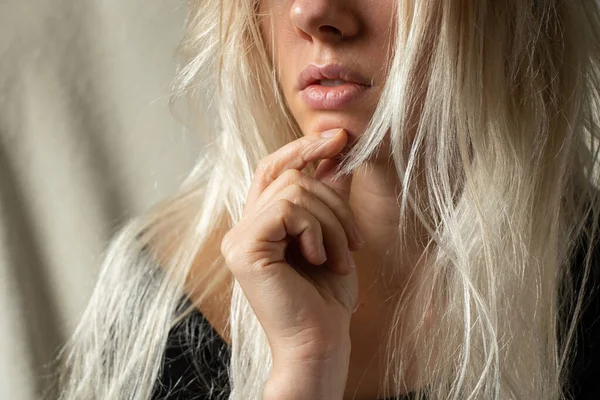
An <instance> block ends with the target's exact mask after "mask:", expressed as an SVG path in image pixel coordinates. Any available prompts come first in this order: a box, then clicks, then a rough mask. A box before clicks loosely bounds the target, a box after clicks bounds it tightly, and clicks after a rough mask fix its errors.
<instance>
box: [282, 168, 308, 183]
mask: <svg viewBox="0 0 600 400" xmlns="http://www.w3.org/2000/svg"><path fill="white" fill-rule="evenodd" d="M303 177H304V173H303V172H301V171H299V170H297V169H294V168H290V169H287V170H285V171H284V172H283V173H282V174H281V178H282V179H284V180H285V181H286V182H297V181H299V180H301V179H302V178H303Z"/></svg>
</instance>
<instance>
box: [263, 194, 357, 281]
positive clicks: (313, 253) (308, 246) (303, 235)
mask: <svg viewBox="0 0 600 400" xmlns="http://www.w3.org/2000/svg"><path fill="white" fill-rule="evenodd" d="M315 201H318V200H317V199H315ZM313 207H314V205H313ZM327 210H328V208H327V207H325V210H323V209H321V210H319V211H318V212H317V213H318V214H320V213H326V212H327ZM329 212H330V213H331V210H329ZM331 217H333V215H331V216H329V217H328V218H327V221H326V222H325V223H326V224H327V226H324V223H323V221H322V220H320V219H319V217H317V216H316V215H315V214H313V213H312V212H311V211H308V210H307V209H306V208H304V207H303V206H301V205H299V204H295V203H293V202H291V201H289V200H288V199H285V198H282V199H278V200H277V201H275V202H274V203H272V204H271V206H270V207H269V208H268V209H267V210H266V211H265V212H263V213H261V214H259V215H258V217H257V218H256V219H255V220H254V222H253V224H252V226H253V227H254V228H253V229H256V233H255V234H254V237H255V238H256V240H257V241H264V242H280V241H282V240H284V239H285V238H286V237H287V236H292V237H295V238H297V240H298V244H299V247H300V252H301V253H302V255H303V256H304V258H305V259H306V260H307V261H308V262H310V263H311V264H314V265H320V264H323V263H324V262H325V261H327V260H329V254H330V253H331V252H329V253H328V252H327V248H326V243H328V242H330V241H331V240H332V238H333V237H335V236H332V235H331V233H330V231H331V230H332V228H331V227H329V226H328V225H329V224H330V223H331V222H332V221H333V222H334V221H335V217H333V219H332V218H331ZM338 229H339V230H342V229H341V226H340V227H339V228H338ZM342 232H343V230H342ZM324 235H328V236H327V237H324ZM337 237H338V238H339V231H338V232H337ZM342 243H344V238H343V237H342ZM338 247H339V248H342V249H344V248H345V247H342V246H339V245H338ZM335 256H336V257H337V258H339V257H340V256H339V255H337V254H336V255H335ZM341 257H342V259H343V260H344V257H345V254H344V253H343V252H342V255H341ZM284 260H285V249H284V251H282V252H281V253H278V254H274V255H272V256H270V257H269V263H276V262H280V261H284ZM335 265H336V266H337V268H331V270H332V271H333V272H337V273H339V274H342V275H345V274H346V273H347V272H348V271H349V267H348V266H347V262H346V261H343V263H339V262H336V263H335Z"/></svg>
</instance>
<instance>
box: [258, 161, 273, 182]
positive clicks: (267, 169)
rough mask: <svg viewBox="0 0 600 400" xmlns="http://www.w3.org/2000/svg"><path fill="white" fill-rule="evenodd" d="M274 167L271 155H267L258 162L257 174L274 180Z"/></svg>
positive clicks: (262, 177) (260, 177)
mask: <svg viewBox="0 0 600 400" xmlns="http://www.w3.org/2000/svg"><path fill="white" fill-rule="evenodd" d="M273 170H274V167H273V162H272V160H271V159H270V157H265V158H263V159H261V160H260V161H259V162H258V165H257V166H256V175H257V176H258V178H259V179H263V180H270V181H273V178H274V172H273Z"/></svg>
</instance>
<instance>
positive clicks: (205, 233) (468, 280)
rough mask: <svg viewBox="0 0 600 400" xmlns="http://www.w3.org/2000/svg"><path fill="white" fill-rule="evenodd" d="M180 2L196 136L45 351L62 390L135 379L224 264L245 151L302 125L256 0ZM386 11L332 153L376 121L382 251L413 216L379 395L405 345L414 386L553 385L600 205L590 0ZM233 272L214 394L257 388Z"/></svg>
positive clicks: (264, 370)
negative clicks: (184, 173)
mask: <svg viewBox="0 0 600 400" xmlns="http://www.w3.org/2000/svg"><path fill="white" fill-rule="evenodd" d="M189 7H190V9H189V16H188V20H187V23H186V27H187V29H186V33H185V36H184V38H183V39H182V42H181V46H180V54H181V55H182V60H183V62H182V67H181V69H180V71H179V74H178V78H177V81H176V85H175V90H174V93H175V95H174V97H175V98H179V97H181V96H183V95H185V96H186V97H187V98H188V99H189V100H190V101H191V102H192V104H194V105H195V107H196V108H197V110H198V112H199V121H200V123H201V127H202V129H201V130H200V133H201V134H202V135H203V137H204V139H205V143H206V147H205V149H204V151H203V152H202V154H201V157H200V158H199V161H198V163H197V165H196V166H195V168H194V169H193V170H192V171H191V173H190V175H189V176H188V177H187V179H186V180H185V181H184V183H183V184H182V185H181V188H180V190H179V191H178V192H177V193H176V194H174V195H173V196H172V197H171V198H169V199H167V200H165V201H163V202H161V203H160V204H157V205H156V207H154V208H153V209H152V210H150V211H149V212H148V213H147V214H146V215H142V216H140V217H138V218H136V219H134V220H132V221H129V222H128V223H127V224H126V225H125V226H124V227H123V228H122V229H121V230H120V231H119V233H118V234H117V235H115V237H114V240H112V242H111V244H110V246H109V247H108V249H107V253H106V256H105V259H104V262H103V265H102V270H101V274H100V277H99V279H98V283H97V286H96V288H95V291H94V293H93V295H92V298H91V300H90V303H89V305H88V307H87V309H86V311H85V313H84V315H83V318H82V320H81V323H80V324H79V326H78V328H77V330H76V332H75V333H74V335H73V338H72V339H71V341H70V342H69V344H68V346H67V347H66V348H65V350H64V352H63V360H64V365H63V367H64V368H63V371H62V374H61V399H86V400H88V399H100V398H101V399H140V400H141V399H144V400H145V399H149V398H150V396H151V393H152V391H153V388H154V386H155V384H156V380H157V377H158V375H159V373H160V368H161V365H162V360H163V354H164V351H165V346H166V342H167V337H168V334H169V330H170V329H171V328H172V327H173V326H174V325H175V324H177V323H178V322H179V321H181V320H183V319H185V317H186V316H187V315H188V314H189V313H190V312H191V311H192V310H193V308H192V307H190V306H185V303H182V301H181V299H182V298H184V297H185V294H186V293H191V292H193V293H194V300H195V301H196V305H197V304H199V303H201V302H202V301H203V299H205V298H206V296H210V295H211V293H212V292H213V289H214V288H215V287H217V286H218V285H219V283H220V282H222V281H223V280H224V279H227V277H228V274H227V271H226V266H225V265H224V262H223V260H222V258H221V256H220V254H217V252H215V251H214V247H215V241H216V240H217V239H218V238H219V237H221V236H222V234H223V233H224V231H226V230H227V229H228V228H229V227H231V226H232V225H233V224H235V223H236V222H237V221H239V220H240V218H241V216H242V209H243V205H244V202H245V197H246V193H247V190H248V188H249V186H250V182H251V180H252V176H253V172H254V170H255V168H256V166H257V163H258V162H259V160H260V159H262V158H263V157H264V156H266V155H268V154H270V153H272V152H273V151H275V150H277V149H278V148H280V147H281V146H283V145H284V144H285V143H287V142H289V141H291V140H294V139H295V138H298V137H300V136H301V135H302V132H301V131H300V130H299V128H298V126H297V124H296V123H295V121H294V119H293V118H292V117H291V115H290V112H289V110H287V108H286V105H285V102H284V100H283V98H282V95H281V92H280V90H279V87H278V84H277V79H276V74H275V72H274V69H273V68H272V65H273V61H272V60H271V59H270V57H269V55H268V54H269V53H268V51H267V46H268V45H271V44H268V43H264V42H263V39H262V36H261V32H260V27H259V23H258V16H257V14H256V0H220V1H216V0H215V1H205V0H191V1H190V3H189ZM395 15H396V16H397V22H398V24H397V27H398V28H397V29H396V30H394V32H395V33H394V35H395V40H394V42H393V43H394V45H393V49H391V51H390V68H389V74H388V79H387V80H386V83H385V87H384V89H383V93H382V95H381V99H380V101H379V104H378V107H377V109H376V111H375V113H374V115H373V118H372V120H371V123H370V125H369V126H368V128H367V129H366V131H365V133H364V135H363V136H361V138H360V140H358V142H357V143H356V145H355V146H354V147H353V149H352V151H351V152H350V153H349V154H348V157H347V158H346V159H345V160H344V163H343V164H342V166H341V168H340V170H339V173H340V174H342V173H351V172H352V171H353V170H354V169H355V168H356V167H357V166H358V165H359V164H361V163H363V162H365V161H366V160H368V159H369V158H370V157H371V156H373V154H374V153H375V152H376V151H378V150H379V148H380V145H381V143H382V141H383V140H384V138H385V137H386V135H389V138H390V139H391V142H390V143H391V150H392V154H391V156H392V159H393V162H394V165H395V167H396V170H397V172H398V176H399V177H400V179H401V182H402V187H403V191H402V196H400V198H399V199H398V207H399V209H400V211H401V219H400V223H399V226H398V232H399V234H400V235H399V238H400V241H399V243H398V244H396V245H395V246H394V250H395V251H401V249H402V246H403V243H405V242H406V240H407V239H406V237H407V232H406V230H405V229H404V227H405V226H407V225H408V224H407V221H406V218H407V217H406V216H407V215H408V214H407V211H411V213H412V214H411V215H415V216H416V217H417V218H418V221H419V223H420V224H421V225H422V226H423V228H424V229H425V230H426V231H427V233H428V235H429V236H428V237H429V242H428V243H427V249H428V252H429V254H431V255H432V256H431V257H429V258H428V262H427V265H425V266H424V267H423V269H422V271H420V274H421V278H420V279H419V280H418V282H417V283H418V284H416V285H414V289H413V290H412V291H411V292H410V293H402V294H398V296H397V297H395V298H394V299H393V300H394V301H395V302H396V313H395V320H394V322H393V324H392V325H391V330H390V332H389V335H388V338H389V340H388V342H387V344H386V347H387V355H388V357H387V359H386V365H385V371H386V372H385V377H382V381H383V380H385V382H392V384H388V385H382V386H384V387H382V392H383V395H386V396H387V395H390V394H394V393H396V392H399V391H401V390H402V389H403V387H404V386H403V385H404V383H403V376H404V375H405V373H406V371H405V369H406V365H407V360H405V359H403V354H415V355H416V356H415V359H416V360H417V362H416V364H414V368H416V374H417V376H418V377H419V378H420V379H421V380H422V381H423V382H425V384H424V385H423V388H422V389H419V390H418V391H417V397H418V398H421V396H426V397H427V398H428V399H475V398H478V399H480V398H481V399H531V400H535V399H539V400H550V399H559V398H562V397H563V396H564V395H565V393H564V385H565V382H566V381H567V380H568V378H569V376H568V372H569V367H570V363H571V358H572V357H571V355H572V346H573V342H574V340H575V324H576V323H577V320H578V316H579V315H580V313H581V308H582V306H583V305H584V300H585V299H584V296H583V291H576V290H574V289H573V287H574V286H573V285H574V284H573V277H572V276H571V274H570V271H569V266H570V265H571V264H572V263H573V261H574V257H575V252H576V249H577V246H578V244H579V243H580V238H581V237H585V238H587V239H588V240H587V241H586V242H585V243H589V248H587V249H586V251H587V253H586V254H587V255H588V257H587V259H586V261H587V262H586V263H585V265H583V266H581V268H584V274H583V281H584V282H585V280H586V279H587V275H588V272H589V269H590V257H589V256H590V255H591V249H592V246H593V244H594V242H595V236H596V230H597V224H598V210H599V207H598V206H599V205H598V201H599V197H598V195H597V191H596V186H597V185H598V177H597V164H598V160H599V158H598V154H597V151H598V132H599V127H600V120H599V119H600V118H599V112H598V110H599V109H600V10H599V6H598V3H597V2H596V1H589V0H573V1H558V0H513V1H508V0H507V1H501V2H499V1H496V0H477V1H468V0H447V1H446V0H445V1H439V0H422V1H421V0H419V1H416V0H408V1H397V9H396V10H395ZM203 99H204V100H203ZM217 116H218V117H217ZM415 116H416V119H415V118H414V117H415ZM415 121H416V123H415ZM407 143H409V144H410V145H409V146H407V145H406V144H407ZM417 181H418V182H419V187H416V186H415V182H417ZM423 187H426V188H427V190H426V191H424V190H418V189H419V188H421V189H422V188H423ZM210 246H212V247H210ZM217 247H218V246H217ZM211 249H212V250H211ZM198 262H200V263H202V268H200V269H193V270H192V266H193V265H195V264H196V263H198ZM382 273H383V272H382ZM232 290H233V292H232V297H231V306H230V307H231V308H230V315H229V329H230V333H231V340H232V346H231V360H230V367H229V368H230V370H229V374H230V376H229V377H230V384H231V394H230V397H229V398H230V399H236V400H237V399H259V398H261V397H262V389H263V385H264V383H265V381H266V379H267V378H268V376H269V373H270V368H271V354H270V349H269V346H268V342H267V340H266V336H265V335H264V332H263V331H262V329H261V327H260V324H259V323H258V321H257V319H256V317H255V315H254V314H253V312H252V309H251V307H250V306H249V304H248V302H247V300H246V299H245V297H244V295H243V292H242V291H241V289H240V287H239V285H237V284H236V283H235V282H234V284H233V288H232ZM563 296H564V297H563ZM409 300H410V301H409ZM182 304H183V305H182ZM432 310H433V311H432ZM564 310H568V312H564ZM563 313H564V314H565V315H568V316H569V317H568V318H566V319H565V318H561V316H562V315H563ZM424 326H427V329H424ZM201 336H202V334H200V338H199V337H198V336H196V337H193V338H191V339H190V340H195V341H199V340H200V339H201ZM407 338H408V340H407ZM196 343H197V342H196ZM403 346H410V349H408V350H410V351H404V349H407V348H404V349H403ZM433 349H435V353H434V350H433ZM384 378H385V379H384ZM390 386H392V387H390ZM215 390H217V391H218V388H217V389H215ZM217 391H215V396H216V394H217Z"/></svg>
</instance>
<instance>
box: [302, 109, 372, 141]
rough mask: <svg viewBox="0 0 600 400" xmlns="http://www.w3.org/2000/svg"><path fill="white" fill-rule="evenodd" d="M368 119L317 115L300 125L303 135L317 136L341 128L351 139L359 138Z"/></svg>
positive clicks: (355, 116)
mask: <svg viewBox="0 0 600 400" xmlns="http://www.w3.org/2000/svg"><path fill="white" fill-rule="evenodd" d="M368 125H369V118H360V117H359V116H358V115H347V114H346V115H343V114H342V115H340V114H333V113H332V114H330V115H319V116H317V117H316V118H311V120H310V121H307V122H306V123H303V124H300V126H301V128H302V131H303V132H304V134H305V135H318V134H319V133H321V132H324V131H327V130H329V129H336V128H343V129H345V130H346V132H347V133H348V136H350V137H351V138H353V137H354V138H357V137H359V136H361V135H362V134H363V133H364V131H365V129H366V128H367V126H368Z"/></svg>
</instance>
